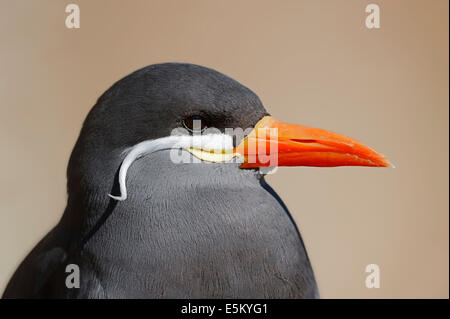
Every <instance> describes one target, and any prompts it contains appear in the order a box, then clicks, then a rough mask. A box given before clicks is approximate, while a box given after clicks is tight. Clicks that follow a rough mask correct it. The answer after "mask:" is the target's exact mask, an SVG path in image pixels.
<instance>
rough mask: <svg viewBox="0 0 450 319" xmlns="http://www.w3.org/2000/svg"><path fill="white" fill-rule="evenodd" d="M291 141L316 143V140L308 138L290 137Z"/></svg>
mask: <svg viewBox="0 0 450 319" xmlns="http://www.w3.org/2000/svg"><path fill="white" fill-rule="evenodd" d="M291 141H293V142H297V143H317V140H309V139H296V138H294V139H291Z"/></svg>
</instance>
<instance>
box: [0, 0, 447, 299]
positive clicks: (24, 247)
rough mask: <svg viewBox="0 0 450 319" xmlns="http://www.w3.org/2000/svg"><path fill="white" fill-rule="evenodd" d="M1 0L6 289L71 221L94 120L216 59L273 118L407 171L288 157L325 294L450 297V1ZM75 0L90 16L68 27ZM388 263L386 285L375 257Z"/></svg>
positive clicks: (288, 196)
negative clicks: (116, 100) (375, 270)
mask: <svg viewBox="0 0 450 319" xmlns="http://www.w3.org/2000/svg"><path fill="white" fill-rule="evenodd" d="M373 2H374V3H376V4H378V5H379V6H380V18H381V20H380V21H381V28H380V29H368V28H366V26H365V19H366V16H367V15H368V14H367V13H366V12H365V8H366V6H367V5H368V4H370V3H372V1H365V0H353V1H348V0H346V1H344V0H340V1H334V0H327V1H325V0H321V1H316V0H307V1H306V0H302V1H300V0H293V1H287V0H284V1H273V0H272V1H262V0H245V1H237V0H232V1H219V0H190V1H181V0H177V1H174V0H169V1H167V0H164V1H162V0H161V1H153V0H148V1H137V0H134V1H119V0H108V1H106V0H102V1H100V0H97V1H85V0H71V1H57V0H53V1H44V0H39V1H24V0H20V1H17V0H14V1H13V0H9V1H8V0H0V146H1V148H0V166H1V167H2V170H1V183H0V256H1V258H0V291H3V289H4V287H5V285H6V283H7V281H8V280H9V278H10V276H11V275H12V273H13V271H14V270H15V268H16V267H17V266H18V264H19V262H20V261H21V260H22V259H23V258H24V257H25V255H26V254H27V253H28V252H29V251H30V249H31V248H32V247H33V246H34V245H35V244H36V243H37V241H38V240H40V239H41V238H42V237H43V236H44V235H45V234H46V233H47V232H48V231H49V230H50V229H51V228H52V227H53V226H54V225H55V224H56V223H57V222H58V220H59V218H60V216H61V215H62V212H63V210H64V207H65V203H66V185H65V182H66V177H65V170H66V165H67V161H68V158H69V155H70V152H71V150H72V147H73V145H74V143H75V140H76V138H77V136H78V133H79V130H80V128H81V124H82V121H83V120H84V118H85V116H86V115H87V112H88V111H89V109H90V108H91V107H92V106H93V105H94V103H95V102H96V99H97V98H98V97H99V96H100V95H101V94H102V93H103V92H104V91H105V90H106V89H107V88H108V87H109V86H111V85H112V84H113V83H114V82H115V81H117V80H119V79H120V78H122V77H123V76H125V75H127V74H129V73H130V72H132V71H134V70H136V69H138V68H141V67H143V66H146V65H149V64H154V63H159V62H167V61H177V62H190V63H195V64H200V65H204V66H207V67H211V68H214V69H216V70H218V71H220V72H223V73H225V74H227V75H229V76H231V77H233V78H235V79H236V80H238V81H239V82H241V83H242V84H244V85H246V86H248V87H249V88H250V89H252V90H253V91H254V92H255V93H257V94H258V95H259V97H260V98H261V100H262V101H263V103H264V105H265V106H266V108H267V109H268V111H269V112H270V113H271V114H272V115H273V116H275V117H276V118H278V119H280V120H284V121H288V122H292V123H298V124H303V125H307V126H313V127H321V128H325V129H328V130H332V131H336V132H339V133H342V134H345V135H348V136H351V137H354V138H356V139H358V140H360V141H362V142H363V143H365V144H367V145H369V146H371V147H373V148H374V149H376V150H377V151H380V152H381V153H383V154H384V155H386V156H387V157H388V158H389V159H390V160H391V161H392V162H393V163H394V164H395V165H396V168H395V169H373V168H364V167H346V168H326V169H323V168H306V167H305V168H280V169H278V171H277V172H276V174H274V175H271V176H269V177H268V181H269V183H270V184H271V185H272V186H273V187H274V189H275V190H276V191H277V192H278V193H279V194H280V195H281V197H282V198H283V199H284V201H285V203H286V204H287V206H288V207H289V208H290V211H291V213H292V214H293V215H294V218H295V220H296V222H297V224H298V226H299V228H300V231H301V233H302V235H303V238H304V241H305V244H306V247H307V250H308V253H309V256H310V259H311V262H312V264H313V268H314V271H315V274H316V278H317V281H318V284H319V289H320V292H321V296H322V297H323V298H418V297H423V298H448V297H449V277H448V274H449V195H448V191H449V170H448V168H449V140H448V137H449V120H448V116H449V100H448V99H449V91H448V85H449V83H448V82H449V74H448V72H449V64H448V61H449V60H448V58H449V52H448V45H449V43H448V10H449V8H448V1H447V0H433V1H426V0H420V1H411V0H407V1H406V0H397V1H380V0H377V1H373ZM69 3H76V4H78V5H79V7H80V10H81V28H80V29H67V28H66V26H65V19H66V16H67V15H68V14H67V13H65V7H66V5H67V4H69ZM372 263H373V264H377V265H379V267H380V284H381V287H380V288H379V289H368V288H366V286H365V279H366V276H367V275H368V274H366V273H365V267H366V265H368V264H372Z"/></svg>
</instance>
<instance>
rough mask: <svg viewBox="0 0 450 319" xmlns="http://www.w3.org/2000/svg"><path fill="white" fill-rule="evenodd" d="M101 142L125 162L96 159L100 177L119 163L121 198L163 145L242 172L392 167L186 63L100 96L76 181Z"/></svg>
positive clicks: (75, 161) (157, 69) (76, 158)
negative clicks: (137, 168) (284, 118)
mask: <svg viewBox="0 0 450 319" xmlns="http://www.w3.org/2000/svg"><path fill="white" fill-rule="evenodd" d="M100 148H101V149H102V152H103V153H107V154H109V155H108V156H111V154H112V156H115V157H116V158H118V159H120V162H117V161H113V162H110V164H105V163H104V162H103V163H102V164H98V165H97V166H95V165H92V163H90V164H89V169H90V170H91V172H92V175H94V176H95V175H96V174H97V173H98V171H100V170H102V169H103V170H104V169H107V168H108V165H112V166H115V167H116V168H115V169H116V170H117V169H119V167H120V170H119V173H118V181H119V185H120V194H119V195H110V197H112V198H113V199H116V200H124V199H126V198H127V190H126V174H127V170H128V169H129V167H130V166H131V165H132V163H133V162H134V161H136V160H137V159H139V158H140V157H143V156H145V155H147V154H150V153H153V152H157V151H161V150H169V149H170V150H176V152H173V153H171V154H172V155H173V156H172V155H171V160H172V161H174V162H177V161H179V162H180V163H183V164H186V161H185V160H180V158H179V156H178V155H179V154H180V151H181V152H184V154H186V153H187V154H190V155H191V156H190V157H189V158H190V159H191V158H196V159H197V160H198V161H199V162H200V163H206V162H214V163H216V164H223V165H226V164H228V163H235V162H238V163H239V165H234V166H233V169H236V170H246V169H258V168H261V167H276V166H319V167H329V166H374V167H387V166H389V165H390V164H389V162H388V161H387V160H386V158H385V157H383V156H382V155H380V154H379V153H377V152H375V151H374V150H372V149H371V148H369V147H367V146H365V145H363V144H362V143H360V142H358V141H356V140H354V139H351V138H348V137H345V136H343V135H340V134H337V133H333V132H330V131H326V130H323V129H316V128H310V127H306V126H301V125H295V124H288V123H285V122H281V121H278V120H276V119H275V118H273V117H271V116H270V114H269V113H268V112H267V111H266V110H265V108H264V106H263V104H262V103H261V101H260V100H259V98H258V97H257V96H256V94H254V93H253V92H252V91H251V90H249V89H248V88H246V87H245V86H243V85H241V84H240V83H238V82H236V81H235V80H233V79H231V78H229V77H227V76H225V75H223V74H221V73H219V72H217V71H214V70H212V69H208V68H205V67H201V66H197V65H192V64H180V63H165V64H157V65H152V66H149V67H146V68H143V69H141V70H138V71H136V72H134V73H132V74H131V75H129V76H127V77H125V78H124V79H122V80H120V81H118V82H117V83H116V84H114V85H113V86H112V87H111V88H110V89H109V90H108V91H106V92H105V93H104V94H103V95H102V97H100V99H99V100H98V102H97V104H96V106H95V107H94V108H93V109H92V110H91V112H90V114H89V115H88V117H87V119H86V121H85V123H84V126H83V129H82V132H81V134H80V138H79V140H78V142H77V145H76V147H75V149H74V152H73V153H72V157H71V163H69V173H71V175H72V180H73V179H74V178H75V177H77V176H78V178H77V181H78V182H81V181H82V180H83V177H82V176H81V175H82V174H83V173H82V171H83V169H81V168H83V167H84V169H88V168H87V167H86V162H88V161H91V162H92V161H93V160H94V159H95V158H98V157H101V156H102V155H101V154H98V153H96V150H97V149H100ZM105 150H106V152H105ZM182 158H184V159H185V158H186V157H185V156H184V157H182ZM75 167H78V168H80V169H75ZM112 169H114V167H112ZM74 172H75V173H74ZM77 172H78V173H77ZM77 174H78V175H77Z"/></svg>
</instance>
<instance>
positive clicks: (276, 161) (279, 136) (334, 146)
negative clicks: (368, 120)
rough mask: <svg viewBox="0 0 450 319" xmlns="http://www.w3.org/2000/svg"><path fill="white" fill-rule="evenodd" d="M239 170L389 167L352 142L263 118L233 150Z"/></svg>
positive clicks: (360, 145)
mask: <svg viewBox="0 0 450 319" xmlns="http://www.w3.org/2000/svg"><path fill="white" fill-rule="evenodd" d="M235 152H237V153H239V154H241V155H243V156H244V163H243V164H242V165H241V166H240V168H256V167H268V166H319V167H331V166H375V167H389V166H391V164H390V163H389V161H388V160H387V159H386V158H385V157H384V156H383V155H381V154H379V153H377V152H375V151H374V150H372V149H371V148H369V147H367V146H365V145H363V144H361V143H359V142H358V141H355V140H353V139H351V138H348V137H345V136H343V135H339V134H336V133H333V132H329V131H326V130H322V129H317V128H311V127H306V126H300V125H295V124H288V123H283V122H280V121H277V120H276V119H274V118H273V117H271V116H265V117H263V118H262V119H261V120H260V121H259V122H258V123H257V124H256V126H255V128H254V129H253V131H252V132H251V133H250V134H249V135H247V136H246V137H245V138H244V139H243V140H242V142H241V143H240V144H239V145H238V146H237V147H236V149H235Z"/></svg>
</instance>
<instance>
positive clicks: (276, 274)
mask: <svg viewBox="0 0 450 319" xmlns="http://www.w3.org/2000/svg"><path fill="white" fill-rule="evenodd" d="M192 114H201V115H202V116H203V117H204V118H206V119H207V121H208V124H209V126H213V127H216V128H219V129H223V128H226V127H242V128H247V127H251V126H253V125H254V124H255V123H256V122H257V121H258V120H259V119H260V118H261V117H263V116H264V115H266V114H267V113H266V111H265V109H264V107H263V106H262V104H261V102H260V100H259V99H258V97H257V96H256V95H255V94H254V93H253V92H251V91H250V90H249V89H247V88H245V87H244V86H242V85H241V84H239V83H238V82H236V81H234V80H232V79H230V78H228V77H226V76H224V75H222V74H220V73H218V72H216V71H213V70H211V69H207V68H204V67H200V66H195V65H190V64H176V63H168V64H159V65H153V66H149V67H146V68H143V69H141V70H138V71H136V72H134V73H132V74H131V75H129V76H127V77H125V78H124V79H122V80H120V81H119V82H117V83H116V84H115V85H113V86H112V87H111V88H110V89H109V90H108V91H106V92H105V94H103V96H102V97H101V98H100V99H99V100H98V102H97V104H96V105H95V107H94V108H93V109H92V110H91V112H90V114H89V115H88V117H87V119H86V121H85V123H84V125H83V128H82V130H81V133H80V136H79V138H78V141H77V143H76V145H75V148H74V150H73V152H72V155H71V159H70V161H69V166H68V171H67V176H68V195H69V196H68V204H67V208H66V210H65V212H64V215H63V217H62V219H61V221H60V222H59V224H58V225H57V226H56V227H55V228H54V229H53V230H52V231H51V232H50V233H49V234H48V235H47V236H46V237H45V238H44V239H43V240H42V241H41V242H40V243H39V244H38V245H37V246H36V247H35V248H34V249H33V251H32V252H31V253H30V254H29V255H28V257H27V258H26V259H25V260H24V261H23V262H22V264H21V265H20V267H19V268H18V269H17V271H16V273H15V274H14V276H13V277H12V279H11V281H10V282H9V284H8V286H7V288H6V290H5V292H4V295H3V297H4V298H21V297H31V298H45V297H50V298H52V297H56V298H314V297H318V292H317V287H316V283H315V280H314V275H313V271H312V269H311V265H310V262H309V260H308V256H307V253H306V250H305V248H304V245H303V242H302V239H301V237H300V234H299V233H298V231H297V228H296V226H295V224H294V223H293V221H292V219H291V217H290V214H289V212H288V211H287V209H286V208H285V207H284V204H283V203H282V202H281V200H279V198H278V196H277V195H276V194H275V192H274V191H273V190H272V189H271V188H270V187H269V186H268V185H267V184H266V183H265V181H264V178H263V177H262V176H261V175H260V174H259V173H258V172H257V171H255V170H245V169H239V168H238V164H210V163H198V164H188V163H186V164H174V163H172V162H171V161H170V159H169V151H159V152H156V153H153V154H150V155H147V156H145V157H143V158H142V159H139V160H138V161H136V162H135V163H134V164H133V165H132V166H131V168H130V170H129V172H128V176H127V188H128V191H129V197H128V199H127V200H125V201H123V202H116V201H115V200H112V199H110V198H109V197H108V196H107V194H108V193H110V192H113V193H114V192H116V193H117V172H118V169H119V167H120V163H121V161H122V159H123V156H124V155H123V154H122V152H123V150H124V149H126V148H127V147H130V146H132V145H135V144H136V143H138V142H141V141H144V140H148V139H154V138H159V137H164V136H168V135H170V132H171V131H172V129H174V128H176V127H180V126H181V121H182V120H183V119H184V118H185V117H186V116H189V115H192ZM70 263H75V264H77V265H79V266H80V272H81V285H80V288H79V289H67V288H66V287H65V284H64V283H65V277H66V275H67V274H66V273H65V272H64V270H65V267H66V265H67V264H70Z"/></svg>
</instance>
